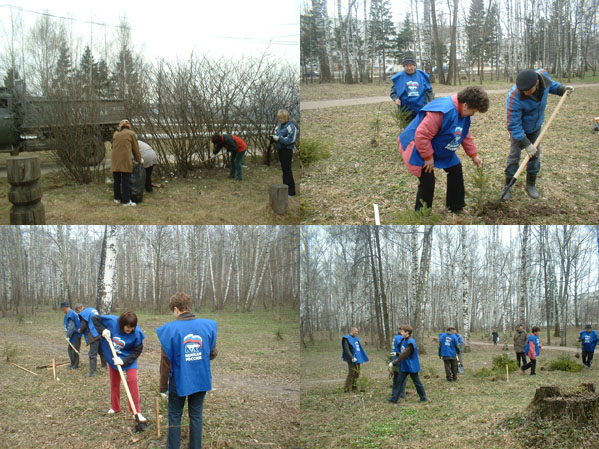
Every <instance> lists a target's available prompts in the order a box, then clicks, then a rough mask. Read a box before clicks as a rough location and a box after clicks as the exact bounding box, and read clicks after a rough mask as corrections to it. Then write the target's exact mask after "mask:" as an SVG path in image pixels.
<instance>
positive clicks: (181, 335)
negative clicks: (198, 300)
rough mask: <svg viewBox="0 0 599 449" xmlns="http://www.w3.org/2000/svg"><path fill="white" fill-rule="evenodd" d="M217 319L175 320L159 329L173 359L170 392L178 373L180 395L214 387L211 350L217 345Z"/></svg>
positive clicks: (171, 359)
mask: <svg viewBox="0 0 599 449" xmlns="http://www.w3.org/2000/svg"><path fill="white" fill-rule="evenodd" d="M216 328H217V324H216V321H213V320H207V319H203V318H202V319H200V318H198V319H194V320H175V321H171V322H170V323H166V324H165V325H164V326H161V327H159V328H158V329H156V333H157V334H158V339H159V340H160V344H161V345H162V349H164V352H165V353H166V356H167V357H168V359H169V361H170V362H171V372H170V379H169V391H171V388H172V381H171V380H172V378H173V376H174V379H175V384H176V385H177V396H181V397H182V396H189V395H190V394H193V393H197V392H199V391H210V390H212V372H211V371H210V352H211V351H212V350H213V349H214V346H215V345H216Z"/></svg>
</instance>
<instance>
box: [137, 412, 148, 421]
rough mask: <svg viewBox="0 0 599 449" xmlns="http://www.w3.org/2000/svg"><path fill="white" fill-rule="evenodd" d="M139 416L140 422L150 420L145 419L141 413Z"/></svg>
mask: <svg viewBox="0 0 599 449" xmlns="http://www.w3.org/2000/svg"><path fill="white" fill-rule="evenodd" d="M137 416H139V422H148V420H147V419H146V418H144V415H142V414H141V413H138V414H137ZM133 419H135V415H133Z"/></svg>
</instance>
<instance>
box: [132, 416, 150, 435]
mask: <svg viewBox="0 0 599 449" xmlns="http://www.w3.org/2000/svg"><path fill="white" fill-rule="evenodd" d="M147 427H148V423H147V422H141V421H140V420H139V416H137V415H135V431H136V432H143V431H145V430H146V428H147Z"/></svg>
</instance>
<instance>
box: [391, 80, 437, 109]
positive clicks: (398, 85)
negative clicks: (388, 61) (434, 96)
mask: <svg viewBox="0 0 599 449" xmlns="http://www.w3.org/2000/svg"><path fill="white" fill-rule="evenodd" d="M391 82H392V83H393V86H394V87H395V92H396V93H397V96H398V98H399V100H400V102H401V105H402V106H405V107H407V108H408V109H409V110H410V111H412V112H413V113H414V114H416V113H418V111H420V110H421V109H422V107H423V106H424V104H425V103H426V95H425V92H426V91H427V90H429V89H431V83H430V76H429V75H428V73H426V72H423V71H422V70H419V69H416V71H415V72H414V73H413V74H412V75H408V74H407V73H406V72H405V71H401V72H399V73H396V74H395V75H393V76H392V77H391Z"/></svg>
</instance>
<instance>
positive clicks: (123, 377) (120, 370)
mask: <svg viewBox="0 0 599 449" xmlns="http://www.w3.org/2000/svg"><path fill="white" fill-rule="evenodd" d="M104 338H105V339H106V341H107V342H108V346H110V351H112V357H113V358H116V357H118V356H117V355H116V351H115V350H114V346H113V345H112V341H111V340H110V338H108V337H104ZM116 367H117V369H118V370H119V374H120V375H121V381H122V382H123V386H124V387H125V392H126V393H127V398H128V399H129V405H130V406H131V410H135V415H137V408H136V407H135V402H133V397H132V396H131V392H130V391H129V385H127V379H125V374H124V373H123V370H122V368H121V365H117V366H116Z"/></svg>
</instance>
